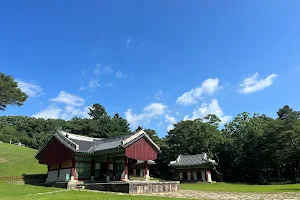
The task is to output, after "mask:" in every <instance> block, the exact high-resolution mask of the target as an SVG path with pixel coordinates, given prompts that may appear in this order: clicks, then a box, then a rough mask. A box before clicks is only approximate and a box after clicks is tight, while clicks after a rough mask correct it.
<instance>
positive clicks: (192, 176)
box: [169, 153, 217, 183]
mask: <svg viewBox="0 0 300 200" xmlns="http://www.w3.org/2000/svg"><path fill="white" fill-rule="evenodd" d="M216 165H217V163H216V162H215V161H214V160H211V159H209V158H207V154H206V153H202V154H197V155H179V156H178V157H177V159H176V160H175V161H171V162H170V164H169V166H171V167H174V168H175V169H176V171H177V173H178V175H179V180H180V181H182V182H184V181H189V182H209V183H211V182H212V178H211V169H213V168H214V167H215V166H216Z"/></svg>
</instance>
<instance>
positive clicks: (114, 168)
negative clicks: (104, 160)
mask: <svg viewBox="0 0 300 200" xmlns="http://www.w3.org/2000/svg"><path fill="white" fill-rule="evenodd" d="M113 179H114V180H115V179H116V158H114V162H113Z"/></svg>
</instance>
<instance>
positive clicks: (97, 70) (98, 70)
mask: <svg viewBox="0 0 300 200" xmlns="http://www.w3.org/2000/svg"><path fill="white" fill-rule="evenodd" d="M100 69H101V65H100V64H97V65H96V67H95V69H94V74H95V75H96V76H98V75H100Z"/></svg>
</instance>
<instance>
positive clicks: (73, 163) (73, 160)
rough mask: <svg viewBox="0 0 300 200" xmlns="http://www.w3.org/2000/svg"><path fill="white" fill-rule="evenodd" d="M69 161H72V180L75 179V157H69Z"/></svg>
mask: <svg viewBox="0 0 300 200" xmlns="http://www.w3.org/2000/svg"><path fill="white" fill-rule="evenodd" d="M71 162H72V168H71V180H74V179H75V163H76V161H75V158H74V157H73V158H72V159H71Z"/></svg>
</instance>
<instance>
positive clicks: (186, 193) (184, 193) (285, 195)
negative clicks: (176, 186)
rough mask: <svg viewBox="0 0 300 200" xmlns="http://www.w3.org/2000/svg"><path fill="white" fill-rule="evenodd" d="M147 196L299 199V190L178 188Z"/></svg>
mask: <svg viewBox="0 0 300 200" xmlns="http://www.w3.org/2000/svg"><path fill="white" fill-rule="evenodd" d="M143 195H147V196H160V197H175V198H189V199H201V200H203V199H205V200H220V199H226V200H227V199H228V200H239V199H242V200H275V199H276V200H297V199H299V200H300V192H281V193H242V192H208V191H195V190H180V191H179V192H173V193H152V194H143Z"/></svg>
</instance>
